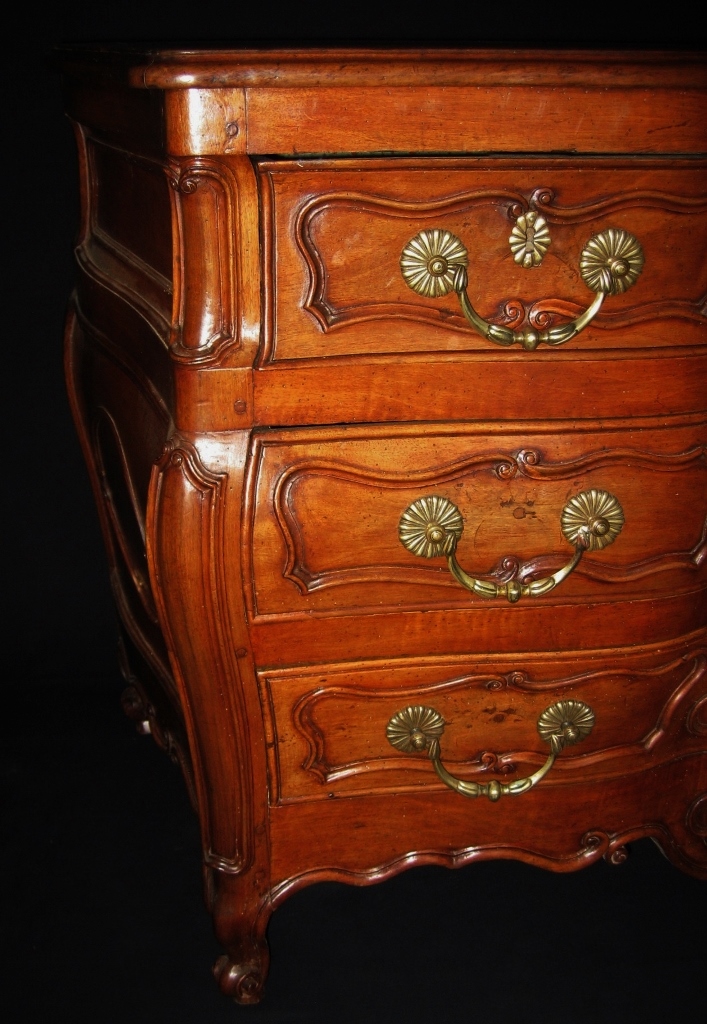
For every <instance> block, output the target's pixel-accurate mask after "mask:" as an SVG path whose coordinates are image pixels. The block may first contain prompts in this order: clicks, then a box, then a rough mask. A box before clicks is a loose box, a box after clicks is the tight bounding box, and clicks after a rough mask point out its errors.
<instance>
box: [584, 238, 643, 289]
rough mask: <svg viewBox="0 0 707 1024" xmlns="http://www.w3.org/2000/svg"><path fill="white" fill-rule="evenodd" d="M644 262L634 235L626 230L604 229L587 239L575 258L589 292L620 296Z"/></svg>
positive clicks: (641, 268) (632, 281)
mask: <svg viewBox="0 0 707 1024" xmlns="http://www.w3.org/2000/svg"><path fill="white" fill-rule="evenodd" d="M644 263H645V256H644V255H643V248H642V246H641V243H640V242H639V241H638V239H637V238H635V237H634V236H633V235H631V234H629V233H628V231H622V230H620V229H619V228H608V229H607V230H606V231H602V232H600V233H599V234H598V235H593V236H592V237H591V238H590V239H589V241H588V242H587V244H586V246H585V247H584V249H583V250H582V255H581V256H580V259H579V271H580V273H581V275H582V280H583V281H584V283H585V284H586V285H587V287H588V288H591V290H592V291H593V292H603V293H604V294H605V295H620V294H621V292H625V291H627V290H628V289H629V288H630V287H631V285H633V284H635V283H636V280H637V279H638V275H639V274H640V273H641V271H642V270H643V264H644Z"/></svg>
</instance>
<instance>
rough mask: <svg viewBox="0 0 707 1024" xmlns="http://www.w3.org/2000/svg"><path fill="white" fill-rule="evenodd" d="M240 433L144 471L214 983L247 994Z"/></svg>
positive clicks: (249, 844) (259, 814)
mask: <svg viewBox="0 0 707 1024" xmlns="http://www.w3.org/2000/svg"><path fill="white" fill-rule="evenodd" d="M248 437H249V435H248V432H246V431H239V432H229V433H221V434H209V435H190V436H186V435H180V434H174V435H173V436H172V437H171V439H170V441H169V442H168V444H167V446H166V448H165V451H164V453H163V455H162V457H161V458H160V460H159V462H158V463H157V465H156V466H155V469H154V471H153V475H152V481H151V485H150V501H149V506H148V523H147V547H148V559H149V566H150V576H151V580H152V586H153V588H154V593H155V599H156V604H157V608H158V614H159V617H160V622H161V625H162V629H163V631H164V634H165V639H166V641H167V645H168V648H169V653H170V659H171V662H172V668H173V672H174V676H175V679H176V681H177V685H178V687H179V693H180V699H181V703H182V708H183V711H184V717H185V721H186V727H187V733H188V736H189V745H190V748H191V756H192V760H193V764H194V778H195V788H196V794H197V803H198V808H199V819H200V824H201V832H202V841H203V850H204V863H205V865H206V868H207V872H208V874H210V875H211V894H212V897H213V898H212V900H211V902H212V906H213V912H214V918H215V924H216V930H217V934H218V935H219V938H220V940H221V941H222V942H223V944H224V945H225V946H226V948H227V950H228V951H229V957H228V961H229V964H230V966H229V968H228V972H230V976H232V980H231V981H228V980H227V979H225V976H224V968H223V964H221V967H220V968H219V971H218V973H219V975H220V984H221V987H222V988H224V989H225V990H227V989H228V990H230V989H231V988H232V989H233V990H234V992H233V994H235V996H236V998H244V999H245V1000H246V1001H255V999H257V998H258V995H257V993H259V991H260V988H261V987H262V982H263V980H264V977H265V970H266V968H267V953H266V950H265V947H264V939H263V938H262V932H264V928H265V924H264V923H263V925H262V929H261V933H258V921H260V920H262V908H263V906H267V904H268V899H269V895H268V894H269V866H268V865H269V851H268V817H267V791H266V784H265V779H266V778H267V773H266V768H265V740H264V736H263V730H262V716H261V712H260V703H259V699H258V693H257V686H256V681H255V671H254V667H253V659H252V656H251V651H250V642H249V637H248V632H247V625H246V613H245V608H244V603H243V588H242V584H241V568H240V526H241V516H242V498H243V493H242V492H243V476H244V468H245V462H246V457H247V448H248ZM226 567H228V569H227V572H226ZM265 920H266V919H265ZM258 935H259V937H257V936H258ZM253 936H256V937H255V938H254V937H253ZM256 951H258V952H257V955H256ZM256 961H257V962H258V963H259V964H260V968H259V973H258V972H255V974H257V976H258V978H259V979H260V980H259V981H258V983H257V985H256V984H255V981H254V980H253V979H254V977H255V974H254V971H255V967H254V966H253V965H254V964H255V963H256ZM244 965H245V966H244ZM244 978H249V979H250V980H247V981H244V980H243V979H244ZM233 979H235V980H233Z"/></svg>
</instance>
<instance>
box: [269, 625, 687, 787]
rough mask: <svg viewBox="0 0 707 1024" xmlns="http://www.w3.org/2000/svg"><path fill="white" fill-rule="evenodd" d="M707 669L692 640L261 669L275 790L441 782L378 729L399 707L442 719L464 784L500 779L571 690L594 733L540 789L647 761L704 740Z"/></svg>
mask: <svg viewBox="0 0 707 1024" xmlns="http://www.w3.org/2000/svg"><path fill="white" fill-rule="evenodd" d="M705 667H706V661H705V652H704V647H703V646H702V645H701V644H700V643H699V642H697V643H694V642H693V643H692V644H691V645H690V646H689V647H686V646H685V645H684V644H680V645H678V644H675V645H672V648H671V646H670V645H666V646H664V647H662V648H661V649H660V650H656V649H655V648H654V649H651V648H643V649H642V650H641V649H638V653H637V651H636V649H633V650H624V651H621V650H618V651H614V652H612V653H611V655H610V656H604V657H601V656H599V657H592V656H591V654H590V653H587V652H581V653H575V654H572V652H565V653H563V654H562V655H558V656H556V657H554V658H552V659H550V658H548V657H547V656H538V655H532V654H525V655H523V654H521V655H514V656H513V657H512V658H511V657H505V658H504V657H499V656H497V657H495V658H490V657H489V658H477V659H473V658H471V659H470V658H444V659H438V660H434V661H433V660H432V659H419V660H417V659H409V660H405V661H403V660H397V661H395V660H389V661H385V662H374V663H358V664H334V665H322V666H319V667H318V668H316V669H314V668H293V669H283V670H279V671H272V672H262V673H260V677H259V682H260V687H261V692H262V704H263V708H264V709H266V716H267V725H268V730H269V732H270V736H271V744H270V746H269V769H270V782H271V799H272V801H273V802H274V803H289V802H295V801H309V800H326V799H329V800H330V799H332V798H336V797H338V796H346V795H353V794H356V795H366V794H376V793H378V794H384V793H387V794H399V793H403V792H406V791H407V792H410V791H420V790H440V791H445V790H446V786H445V785H444V784H443V783H442V782H441V781H440V779H439V778H438V776H437V775H436V773H435V771H434V768H433V766H432V764H431V763H430V758H429V755H428V753H427V752H424V751H423V752H421V753H416V752H415V751H412V752H410V751H407V752H406V751H402V750H400V749H398V748H396V747H395V746H393V745H392V744H391V743H390V742H389V740H388V738H387V728H388V723H389V722H390V721H391V719H394V717H395V716H400V712H404V711H405V709H407V708H409V707H424V708H427V709H430V712H433V713H436V714H437V715H438V716H439V719H441V720H442V722H443V731H442V732H441V734H440V735H439V747H440V755H441V761H442V763H443V765H444V767H445V768H446V769H447V770H448V771H449V772H450V773H451V774H452V775H453V776H455V777H458V778H459V779H461V780H463V781H465V782H472V783H474V782H475V783H477V784H478V783H481V784H485V783H488V782H489V781H490V780H491V779H495V780H496V781H497V782H499V783H503V782H505V783H510V782H514V781H516V782H517V781H518V780H520V779H523V778H525V777H526V776H529V775H531V774H532V773H534V772H536V771H537V770H538V769H539V768H541V766H542V765H543V764H544V762H545V761H546V759H547V757H548V754H549V746H548V742H547V739H543V738H542V737H541V735H540V733H539V726H538V723H539V721H541V720H542V716H543V715H544V714H545V719H544V721H545V723H547V721H548V719H549V721H550V722H552V719H553V718H554V717H555V715H554V713H550V714H549V716H548V715H547V712H548V709H550V708H553V707H554V706H555V705H558V704H560V703H561V702H569V701H572V702H575V706H574V711H573V710H572V709H570V710H569V714H570V715H571V714H573V713H575V714H576V709H577V705H578V704H579V705H586V707H587V708H588V709H589V712H588V713H587V712H585V711H584V710H583V709H580V714H579V715H578V716H577V717H578V719H581V721H580V728H581V723H582V722H583V723H584V724H585V726H586V724H587V723H589V724H590V726H591V731H590V732H589V734H588V735H585V736H582V738H581V742H577V743H576V744H575V745H574V746H569V745H568V746H567V747H566V749H563V750H562V752H561V753H560V754H559V755H558V757H557V759H556V761H555V763H554V764H553V765H552V768H551V769H550V771H549V772H548V774H547V776H546V777H545V778H543V779H542V781H540V782H539V783H538V786H539V787H543V789H546V788H547V787H554V786H563V785H569V784H575V783H587V782H591V783H595V782H596V783H598V782H601V781H603V780H607V779H613V778H617V777H621V776H626V775H630V774H632V773H634V772H640V771H645V770H646V769H648V768H651V767H655V766H656V765H658V764H664V763H666V762H668V761H670V760H674V759H676V758H678V757H681V756H690V755H692V754H694V753H695V752H699V751H704V749H705V737H706V736H707V695H706V694H707V674H706V672H705ZM563 711H564V713H568V709H567V705H566V704H565V705H564V706H563V707H562V709H561V710H560V714H562V712H563ZM427 718H428V720H429V719H431V718H432V715H429V714H428V716H427ZM400 720H401V719H400V717H399V719H398V721H400ZM592 720H593V724H592ZM402 721H403V723H404V722H405V715H403V716H402ZM403 729H404V725H403ZM397 735H400V730H398V733H397ZM275 736H276V737H277V743H275V742H274V739H273V737H275ZM536 792H539V789H538V790H537V791H536ZM483 795H485V794H483ZM460 799H461V798H460ZM521 799H523V800H528V799H533V797H532V796H530V795H529V794H522V795H521Z"/></svg>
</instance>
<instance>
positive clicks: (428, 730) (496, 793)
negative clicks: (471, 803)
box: [385, 700, 594, 802]
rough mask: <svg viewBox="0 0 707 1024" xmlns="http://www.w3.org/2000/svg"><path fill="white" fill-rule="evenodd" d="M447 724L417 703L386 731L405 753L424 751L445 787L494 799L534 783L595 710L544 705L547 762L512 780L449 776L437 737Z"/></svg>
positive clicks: (576, 739)
mask: <svg viewBox="0 0 707 1024" xmlns="http://www.w3.org/2000/svg"><path fill="white" fill-rule="evenodd" d="M446 724H447V723H446V722H445V721H444V719H443V718H442V716H441V715H440V713H439V712H438V711H435V709H434V708H426V707H423V706H422V705H420V704H417V705H414V706H411V707H407V708H404V709H403V710H402V711H398V712H397V714H395V715H393V717H392V718H391V719H390V721H389V722H388V726H387V728H386V731H385V734H386V736H387V738H388V742H389V743H391V744H392V745H393V746H394V747H396V748H397V749H398V750H402V751H404V752H405V753H406V754H420V753H422V752H423V751H424V750H426V751H427V754H428V756H429V759H430V761H431V762H432V766H433V768H434V770H435V771H436V772H437V774H438V775H439V777H440V779H441V780H442V782H443V783H444V784H445V786H449V788H450V789H454V790H456V791H457V793H461V795H462V796H469V797H475V796H487V797H488V798H489V800H492V801H493V802H495V801H496V800H499V799H500V798H501V797H502V796H519V795H520V794H521V793H527V792H528V790H529V789H532V788H533V786H536V785H537V784H538V782H540V780H541V779H542V778H544V777H545V776H546V775H547V773H548V772H549V771H550V769H551V768H552V766H553V764H554V763H555V758H556V757H557V755H558V754H559V753H560V752H561V751H562V750H564V748H565V747H571V746H573V745H574V744H575V743H580V742H581V741H582V740H583V739H585V738H586V737H587V736H588V735H589V733H590V732H591V731H592V728H593V727H594V712H593V711H592V709H591V708H590V707H589V705H588V704H584V703H583V702H582V701H580V700H561V701H558V703H557V704H552V705H551V706H550V707H549V708H546V709H545V710H544V711H543V713H542V714H541V715H540V718H539V719H538V732H539V733H540V736H541V737H542V739H543V740H544V741H545V743H549V744H550V754H549V756H548V759H547V761H546V762H545V764H544V765H543V766H542V768H538V770H537V771H536V772H533V774H532V775H528V776H527V777H526V778H524V779H515V780H514V781H513V782H498V781H497V780H496V779H492V780H491V782H486V783H480V782H463V781H462V780H461V779H457V778H455V777H454V775H451V774H450V773H449V772H448V771H447V769H446V768H445V767H444V765H443V764H442V761H441V760H440V751H439V738H440V736H441V735H442V733H443V732H444V726H445V725H446Z"/></svg>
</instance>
